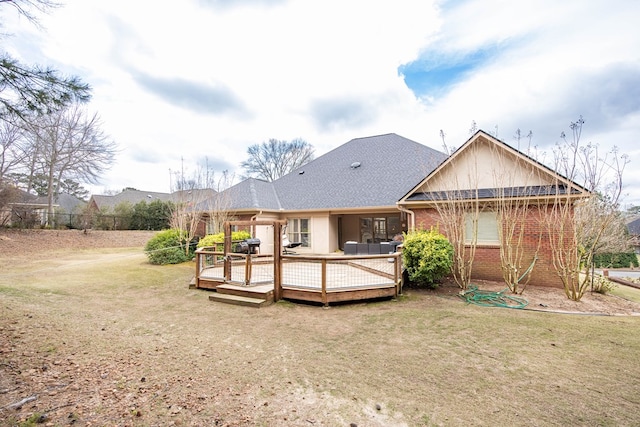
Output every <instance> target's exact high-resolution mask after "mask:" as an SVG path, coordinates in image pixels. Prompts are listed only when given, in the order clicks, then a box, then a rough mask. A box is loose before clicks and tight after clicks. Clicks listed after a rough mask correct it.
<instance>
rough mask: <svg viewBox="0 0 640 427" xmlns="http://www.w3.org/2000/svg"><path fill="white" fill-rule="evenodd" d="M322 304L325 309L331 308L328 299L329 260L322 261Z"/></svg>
mask: <svg viewBox="0 0 640 427" xmlns="http://www.w3.org/2000/svg"><path fill="white" fill-rule="evenodd" d="M321 286H322V304H324V306H325V307H328V306H329V301H328V299H327V259H326V258H325V259H323V260H322V284H321Z"/></svg>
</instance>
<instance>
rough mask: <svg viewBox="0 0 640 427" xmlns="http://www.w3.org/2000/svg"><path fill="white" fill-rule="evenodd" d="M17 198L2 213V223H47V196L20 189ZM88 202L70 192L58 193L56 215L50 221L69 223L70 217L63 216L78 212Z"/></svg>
mask: <svg viewBox="0 0 640 427" xmlns="http://www.w3.org/2000/svg"><path fill="white" fill-rule="evenodd" d="M16 198H17V199H16V200H14V201H13V202H10V203H8V210H7V211H5V212H4V213H3V214H2V218H1V219H2V222H0V223H1V224H2V225H5V226H10V225H18V226H24V227H33V226H41V225H45V224H46V223H47V211H48V209H49V203H48V200H47V196H35V195H33V194H29V193H27V192H25V191H22V190H18V193H17V195H16ZM86 203H87V202H85V201H84V200H81V199H78V198H77V197H75V196H72V195H70V194H66V193H61V194H58V195H57V196H55V197H54V199H53V209H54V212H55V215H56V217H55V219H54V220H53V221H50V223H52V222H58V221H59V222H60V224H59V225H63V224H68V223H69V222H70V217H68V216H67V217H66V218H62V216H63V215H65V214H66V215H69V214H72V213H74V212H77V210H78V209H80V208H82V207H83V206H84V205H86ZM53 225H56V224H53Z"/></svg>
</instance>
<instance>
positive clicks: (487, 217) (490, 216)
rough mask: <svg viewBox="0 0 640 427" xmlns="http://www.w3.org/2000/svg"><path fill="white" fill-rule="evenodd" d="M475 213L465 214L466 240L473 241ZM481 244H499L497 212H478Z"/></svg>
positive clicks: (479, 242) (478, 241)
mask: <svg viewBox="0 0 640 427" xmlns="http://www.w3.org/2000/svg"><path fill="white" fill-rule="evenodd" d="M473 217H474V215H473V214H467V215H466V216H465V221H464V222H465V223H464V236H465V242H466V243H471V237H472V236H473ZM477 244H479V245H499V244H500V236H499V235H498V217H497V215H496V212H480V213H478V240H477Z"/></svg>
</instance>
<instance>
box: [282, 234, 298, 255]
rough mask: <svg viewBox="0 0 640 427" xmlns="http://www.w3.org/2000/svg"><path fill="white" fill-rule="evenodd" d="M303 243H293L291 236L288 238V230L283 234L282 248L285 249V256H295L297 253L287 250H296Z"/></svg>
mask: <svg viewBox="0 0 640 427" xmlns="http://www.w3.org/2000/svg"><path fill="white" fill-rule="evenodd" d="M301 244H302V242H291V241H289V236H287V233H286V228H285V231H283V232H282V248H283V249H284V254H285V255H290V254H295V251H288V250H287V249H294V248H297V247H298V246H300V245H301Z"/></svg>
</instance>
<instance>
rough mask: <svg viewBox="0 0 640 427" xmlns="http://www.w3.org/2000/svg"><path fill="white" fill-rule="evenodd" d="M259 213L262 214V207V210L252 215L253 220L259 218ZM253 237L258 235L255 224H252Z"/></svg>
mask: <svg viewBox="0 0 640 427" xmlns="http://www.w3.org/2000/svg"><path fill="white" fill-rule="evenodd" d="M259 215H262V209H261V210H260V212H258V213H257V214H255V215H254V216H252V217H251V221H255V220H256V218H258V216H259ZM251 237H253V238H255V237H256V226H255V225H252V226H251Z"/></svg>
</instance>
